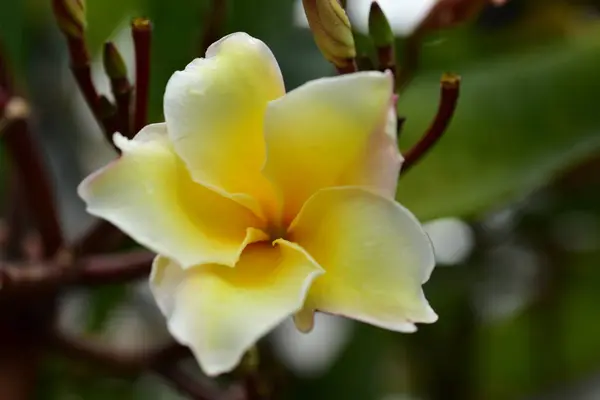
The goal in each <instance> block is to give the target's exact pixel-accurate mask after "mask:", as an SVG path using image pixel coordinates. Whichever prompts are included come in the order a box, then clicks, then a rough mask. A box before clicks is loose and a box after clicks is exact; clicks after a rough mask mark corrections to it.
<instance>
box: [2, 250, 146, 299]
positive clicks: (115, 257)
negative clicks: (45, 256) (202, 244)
mask: <svg viewBox="0 0 600 400" xmlns="http://www.w3.org/2000/svg"><path fill="white" fill-rule="evenodd" d="M154 257H155V255H154V254H153V253H150V252H148V251H145V250H138V251H132V252H130V253H122V254H110V255H100V256H90V257H86V258H83V259H81V260H77V261H75V262H67V263H64V262H60V261H57V262H52V263H50V262H47V263H39V264H35V265H28V266H27V265H12V264H0V287H1V288H2V291H1V292H0V294H1V296H0V298H10V297H16V296H19V297H24V296H34V295H37V294H41V293H48V292H52V291H55V290H56V289H57V288H60V287H63V286H67V285H71V286H72V285H78V286H86V287H93V286H98V285H107V284H115V283H125V282H130V281H132V280H136V279H140V278H143V277H147V276H148V275H149V274H150V268H151V265H152V260H153V259H154Z"/></svg>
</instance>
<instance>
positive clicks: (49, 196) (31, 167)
mask: <svg viewBox="0 0 600 400" xmlns="http://www.w3.org/2000/svg"><path fill="white" fill-rule="evenodd" d="M28 116H29V107H28V105H27V103H26V102H25V101H24V100H22V99H20V98H12V99H11V100H10V101H9V102H8V103H7V104H6V107H5V109H4V118H5V125H4V131H3V132H2V139H3V140H4V143H5V145H6V149H7V152H8V154H9V155H10V157H11V160H12V163H13V165H14V166H15V169H16V173H17V174H18V178H19V181H20V182H22V183H23V184H22V185H21V190H22V193H23V195H24V197H25V200H26V202H27V204H28V206H29V209H30V211H31V215H32V216H33V218H34V220H35V223H36V226H37V227H38V229H39V232H40V234H41V236H42V243H43V246H44V249H43V250H44V255H45V256H47V257H49V256H52V255H54V254H55V253H56V252H57V251H58V249H59V247H60V246H61V245H62V244H63V237H62V230H61V227H60V223H59V221H58V213H57V209H56V205H55V201H54V193H53V192H52V186H51V182H50V178H49V177H48V174H47V173H46V168H45V166H44V164H43V160H42V155H41V154H40V152H39V149H38V148H37V147H36V143H35V142H34V140H33V138H32V137H31V132H30V131H29V126H28V123H27V118H28Z"/></svg>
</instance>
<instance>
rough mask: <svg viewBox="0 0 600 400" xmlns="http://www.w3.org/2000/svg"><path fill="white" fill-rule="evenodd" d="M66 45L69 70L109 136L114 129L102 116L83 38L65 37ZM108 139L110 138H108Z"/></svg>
mask: <svg viewBox="0 0 600 400" xmlns="http://www.w3.org/2000/svg"><path fill="white" fill-rule="evenodd" d="M67 46H68V48H69V56H70V59H71V71H72V72H73V76H74V77H75V81H76V82H77V86H79V90H81V93H82V94H83V98H84V99H85V102H86V103H87V105H88V107H89V108H90V110H91V111H92V114H94V117H96V120H97V121H98V124H99V125H100V127H101V128H102V130H103V131H104V133H105V134H106V135H107V136H108V137H110V136H111V135H112V134H113V133H114V132H115V131H114V127H112V126H110V124H108V123H107V121H105V120H104V119H103V117H102V112H101V104H100V96H99V95H98V92H97V91H96V87H95V86H94V82H93V81H92V70H91V67H90V56H89V53H88V50H87V47H86V45H85V42H84V40H83V38H74V37H67ZM109 141H110V140H109Z"/></svg>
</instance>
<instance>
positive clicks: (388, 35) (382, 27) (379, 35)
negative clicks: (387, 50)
mask: <svg viewBox="0 0 600 400" xmlns="http://www.w3.org/2000/svg"><path fill="white" fill-rule="evenodd" d="M369 35H370V36H371V39H372V40H373V44H374V45H375V47H386V46H391V45H393V44H394V32H392V27H391V26H390V23H389V21H388V19H387V17H386V16H385V14H384V12H383V10H382V9H381V7H380V6H379V4H378V3H377V2H376V1H374V2H372V3H371V11H370V12H369Z"/></svg>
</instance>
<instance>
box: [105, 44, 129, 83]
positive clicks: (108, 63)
mask: <svg viewBox="0 0 600 400" xmlns="http://www.w3.org/2000/svg"><path fill="white" fill-rule="evenodd" d="M103 61H104V70H105V71H106V75H108V77H109V78H110V79H111V80H114V79H125V78H127V67H126V66H125V61H123V57H122V56H121V53H119V50H117V47H116V46H115V45H114V44H113V43H112V42H106V43H105V44H104V57H103Z"/></svg>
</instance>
